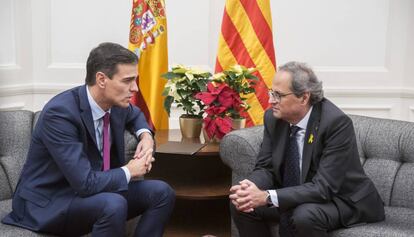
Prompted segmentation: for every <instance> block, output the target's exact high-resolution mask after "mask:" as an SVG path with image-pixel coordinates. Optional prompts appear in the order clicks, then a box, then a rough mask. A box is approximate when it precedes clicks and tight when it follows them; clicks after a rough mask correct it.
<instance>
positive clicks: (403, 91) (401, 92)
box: [324, 87, 414, 98]
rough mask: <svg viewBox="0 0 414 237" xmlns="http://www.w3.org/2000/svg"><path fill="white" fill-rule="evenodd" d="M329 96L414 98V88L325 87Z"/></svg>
mask: <svg viewBox="0 0 414 237" xmlns="http://www.w3.org/2000/svg"><path fill="white" fill-rule="evenodd" d="M324 91H325V95H327V96H329V97H379V98H390V97H391V98H414V88H402V87H394V88H385V87H384V88H366V87H346V88H344V87H341V88H339V87H337V88H336V87H328V88H324Z"/></svg>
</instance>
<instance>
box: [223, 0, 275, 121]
mask: <svg viewBox="0 0 414 237" xmlns="http://www.w3.org/2000/svg"><path fill="white" fill-rule="evenodd" d="M235 64H240V65H243V66H245V67H255V68H256V69H257V72H256V74H255V75H256V76H257V77H258V78H259V81H258V82H257V83H256V85H255V86H254V87H255V93H254V94H253V93H252V94H250V95H249V96H247V103H248V104H249V105H251V108H250V110H249V111H248V117H247V121H246V126H253V125H258V124H262V123H263V115H264V111H265V110H266V109H267V108H268V106H269V105H268V100H269V96H268V93H267V92H268V88H271V85H272V79H273V77H274V75H275V73H276V59H275V50H274V46H273V35H272V17H271V13H270V1H269V0H227V1H226V7H225V9H224V15H223V22H222V25H221V33H220V36H219V46H218V53H217V60H216V68H215V71H216V72H221V71H223V70H226V69H227V68H229V67H230V66H232V65H235Z"/></svg>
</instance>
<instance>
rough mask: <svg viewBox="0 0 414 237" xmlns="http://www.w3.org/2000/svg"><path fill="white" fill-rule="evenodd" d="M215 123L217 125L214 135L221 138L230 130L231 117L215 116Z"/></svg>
mask: <svg viewBox="0 0 414 237" xmlns="http://www.w3.org/2000/svg"><path fill="white" fill-rule="evenodd" d="M215 124H216V125H217V127H218V129H217V131H216V136H217V138H219V139H221V138H223V136H224V135H226V134H227V133H229V132H230V131H231V119H230V118H229V117H224V118H221V117H217V118H216V122H215Z"/></svg>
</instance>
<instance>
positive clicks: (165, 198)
mask: <svg viewBox="0 0 414 237" xmlns="http://www.w3.org/2000/svg"><path fill="white" fill-rule="evenodd" d="M151 187H152V189H153V193H152V195H153V196H154V200H156V199H157V198H160V199H159V200H160V201H161V202H163V203H167V204H174V202H175V192H174V190H173V189H172V188H171V186H170V185H168V184H167V183H166V182H164V181H160V180H153V183H152V184H151Z"/></svg>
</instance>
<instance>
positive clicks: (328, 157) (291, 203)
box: [248, 99, 384, 226]
mask: <svg viewBox="0 0 414 237" xmlns="http://www.w3.org/2000/svg"><path fill="white" fill-rule="evenodd" d="M288 132H289V123H288V122H286V121H284V120H280V119H277V118H275V117H274V116H273V114H272V111H271V110H268V111H266V113H265V116H264V136H263V143H262V147H261V149H260V152H259V155H258V158H257V163H256V166H255V169H254V170H253V172H252V174H251V175H250V177H249V178H248V179H249V180H251V181H252V182H254V183H255V184H256V185H257V186H258V187H259V188H261V189H276V192H277V195H278V200H279V210H280V211H281V212H283V211H287V210H290V209H293V208H295V207H297V206H299V205H301V204H305V203H326V202H334V203H335V205H336V206H337V207H338V210H339V213H340V217H341V221H342V224H343V225H345V226H350V225H353V224H356V223H361V222H375V221H379V220H383V219H384V206H383V202H382V200H381V198H380V196H379V194H378V192H377V190H376V188H375V186H374V184H373V183H372V181H371V180H370V179H369V178H368V177H367V176H366V175H365V173H364V170H363V168H362V166H361V163H360V160H359V156H358V150H357V144H356V137H355V132H354V127H353V124H352V121H351V119H350V118H349V117H348V116H347V115H345V114H344V113H343V112H342V111H341V110H340V109H339V108H337V107H336V106H335V105H334V104H333V103H331V102H330V101H329V100H327V99H323V100H322V101H321V102H319V103H317V104H315V105H314V106H313V110H312V112H311V115H310V118H309V122H308V125H307V129H306V134H305V144H304V147H303V156H302V177H301V185H298V186H294V187H287V188H284V187H283V186H282V177H283V175H282V173H281V172H283V162H284V153H285V148H286V145H287V141H288V136H289V135H288ZM311 137H313V139H311ZM311 140H313V141H311Z"/></svg>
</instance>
